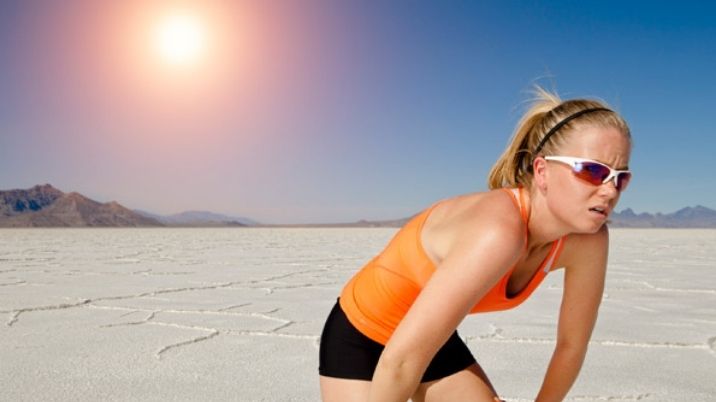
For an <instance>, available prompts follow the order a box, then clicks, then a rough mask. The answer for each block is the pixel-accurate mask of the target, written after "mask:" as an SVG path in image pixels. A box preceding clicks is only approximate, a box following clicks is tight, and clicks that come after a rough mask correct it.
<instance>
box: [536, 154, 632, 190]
mask: <svg viewBox="0 0 716 402" xmlns="http://www.w3.org/2000/svg"><path fill="white" fill-rule="evenodd" d="M544 159H545V160H548V161H554V162H560V163H564V164H565V165H569V166H571V167H572V173H574V175H575V176H577V178H579V179H582V180H584V181H586V182H587V183H591V184H594V185H595V186H599V185H602V184H604V183H609V182H610V181H611V180H614V187H616V189H617V191H620V192H621V191H624V190H625V189H626V188H627V185H628V184H629V180H631V172H630V171H628V170H616V169H612V168H611V167H609V166H607V165H605V164H603V163H601V162H597V161H594V160H591V159H583V158H575V157H571V156H545V157H544Z"/></svg>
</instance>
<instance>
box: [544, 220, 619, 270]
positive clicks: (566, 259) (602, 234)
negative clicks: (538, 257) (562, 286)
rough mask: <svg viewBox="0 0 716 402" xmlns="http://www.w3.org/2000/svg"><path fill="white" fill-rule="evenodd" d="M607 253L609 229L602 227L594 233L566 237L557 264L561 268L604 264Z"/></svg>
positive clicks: (573, 234)
mask: <svg viewBox="0 0 716 402" xmlns="http://www.w3.org/2000/svg"><path fill="white" fill-rule="evenodd" d="M608 252H609V229H608V228H607V226H606V225H604V226H602V227H601V229H599V231H597V232H596V233H572V234H570V235H568V236H567V238H566V239H565V243H564V249H563V250H562V253H561V255H560V257H559V260H558V261H557V264H558V265H559V266H563V267H575V266H585V265H592V266H593V265H594V264H606V259H607V254H608Z"/></svg>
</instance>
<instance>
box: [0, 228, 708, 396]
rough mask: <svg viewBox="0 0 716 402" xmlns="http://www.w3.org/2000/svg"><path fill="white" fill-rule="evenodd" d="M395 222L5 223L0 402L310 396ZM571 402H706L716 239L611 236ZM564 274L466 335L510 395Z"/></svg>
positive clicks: (536, 361)
mask: <svg viewBox="0 0 716 402" xmlns="http://www.w3.org/2000/svg"><path fill="white" fill-rule="evenodd" d="M394 232H395V231H394V230H393V229H80V230H75V229H63V230H56V229H53V230H45V229H34V230H1V231H0V383H2V384H3V386H2V390H1V391H0V392H1V393H2V394H0V400H13V401H15V400H28V401H50V400H58V401H65V400H73V401H75V400H87V401H89V400H222V401H223V400H240V401H315V400H318V399H319V396H318V380H317V364H318V362H317V360H318V359H317V355H318V340H319V336H320V331H321V328H322V325H323V320H324V319H325V317H326V315H327V314H328V311H329V310H330V308H331V307H332V305H333V303H334V302H335V299H336V297H337V296H338V294H339V292H340V289H341V287H342V286H343V284H344V283H345V281H346V280H347V279H348V278H349V277H350V275H351V274H352V273H353V272H354V271H355V270H357V269H358V268H360V266H361V265H362V264H363V263H364V262H366V261H368V260H369V259H370V258H371V257H372V256H373V255H374V254H375V253H377V252H379V251H380V250H381V249H382V248H383V247H384V245H385V244H386V242H387V241H388V240H389V239H390V237H391V236H392V234H393V233H394ZM611 238H612V239H611V241H612V245H611V252H610V266H609V274H608V279H607V286H606V290H605V295H604V300H603V302H602V308H601V310H600V318H599V322H598V323H597V328H596V329H595V332H594V335H593V337H592V342H591V345H590V351H589V354H588V356H587V360H586V362H585V365H584V368H583V370H582V373H581V375H580V379H579V380H578V382H577V383H576V384H575V386H574V388H573V389H572V392H571V393H570V396H569V398H568V400H572V401H632V400H644V401H675V400H690V401H711V400H713V399H712V398H713V395H716V385H714V384H716V382H714V381H713V372H715V371H716V231H708V230H704V231H685V230H613V231H612V235H611ZM562 279H563V276H562V272H561V271H557V272H554V273H552V274H550V275H549V277H548V278H547V279H546V280H545V282H544V283H543V284H542V285H541V287H540V289H538V290H537V291H536V292H535V294H534V295H533V296H532V298H531V299H530V300H528V301H527V302H526V303H525V304H524V305H522V306H520V307H519V308H518V309H516V310H513V311H509V312H503V313H489V314H482V315H477V316H470V317H468V318H467V319H466V320H465V321H464V322H463V324H462V325H461V327H460V334H461V336H462V337H463V338H464V339H465V340H466V342H467V344H468V346H469V347H470V348H471V350H472V351H473V354H474V355H475V356H476V358H477V359H478V361H479V362H480V363H481V364H482V366H483V368H485V370H486V371H487V373H488V375H489V376H490V377H491V379H492V382H493V384H494V385H495V387H496V388H497V390H498V391H499V392H500V393H501V394H502V395H504V397H505V398H506V399H507V400H508V401H529V400H531V399H530V398H533V396H534V393H536V391H537V389H538V388H539V385H540V382H541V379H542V376H543V374H544V369H545V368H546V365H547V362H548V360H549V357H550V354H551V351H552V348H553V347H554V336H555V331H556V324H555V323H556V319H557V312H558V308H559V302H560V296H561V290H562V289H561V286H562Z"/></svg>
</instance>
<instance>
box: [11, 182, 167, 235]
mask: <svg viewBox="0 0 716 402" xmlns="http://www.w3.org/2000/svg"><path fill="white" fill-rule="evenodd" d="M87 226H100V227H127V226H128V227H137V226H163V225H162V224H161V223H160V222H159V221H157V220H156V219H152V218H147V217H144V216H141V215H139V214H137V213H135V212H132V211H131V210H129V209H127V208H125V207H123V206H122V205H120V204H119V203H117V202H115V201H112V202H108V203H104V204H103V203H99V202H97V201H94V200H91V199H89V198H87V197H85V196H83V195H82V194H79V193H74V192H73V193H69V194H65V193H63V192H62V191H60V190H58V189H56V188H54V187H52V186H51V185H49V184H45V185H42V186H35V187H33V188H31V189H28V190H9V191H0V227H87Z"/></svg>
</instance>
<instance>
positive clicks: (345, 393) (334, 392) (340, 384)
mask: <svg viewBox="0 0 716 402" xmlns="http://www.w3.org/2000/svg"><path fill="white" fill-rule="evenodd" d="M320 381H321V400H322V401H323V402H344V401H345V402H354V401H355V402H365V401H367V400H368V393H369V392H370V381H364V380H349V379H345V378H334V377H326V376H320Z"/></svg>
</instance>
